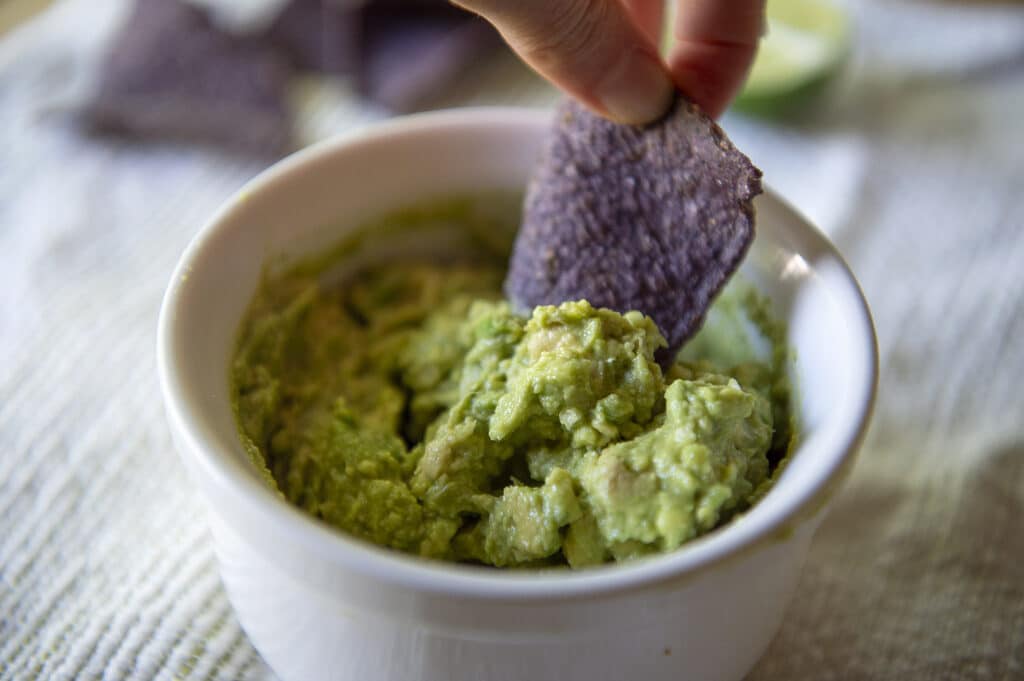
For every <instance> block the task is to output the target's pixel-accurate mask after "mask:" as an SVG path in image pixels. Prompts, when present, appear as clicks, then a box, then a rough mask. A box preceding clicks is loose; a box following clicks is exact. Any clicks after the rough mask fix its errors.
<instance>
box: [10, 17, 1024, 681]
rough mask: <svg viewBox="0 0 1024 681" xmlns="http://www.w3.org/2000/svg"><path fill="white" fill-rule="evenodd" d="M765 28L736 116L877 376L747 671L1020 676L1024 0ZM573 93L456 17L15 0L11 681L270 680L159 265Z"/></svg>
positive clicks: (788, 676)
mask: <svg viewBox="0 0 1024 681" xmlns="http://www.w3.org/2000/svg"><path fill="white" fill-rule="evenodd" d="M768 19H769V21H768V32H767V35H766V38H765V40H764V41H763V44H762V48H761V54H760V56H759V58H758V62H757V64H756V65H755V67H754V69H753V71H752V73H751V77H750V80H749V82H748V85H747V86H746V89H745V90H744V92H743V93H742V94H741V95H740V97H739V99H738V100H737V102H736V104H735V105H734V107H733V109H731V110H730V111H729V112H727V113H726V115H725V116H724V117H723V118H722V121H721V123H722V126H723V127H724V128H725V129H726V131H727V133H728V134H729V135H730V136H731V137H732V138H733V140H734V141H735V142H736V144H737V146H739V147H740V148H741V149H743V150H744V151H745V152H746V153H747V154H748V155H749V156H750V157H751V159H752V160H753V161H754V162H755V164H757V165H759V166H760V167H761V168H762V169H763V170H764V177H765V181H766V183H767V184H768V185H769V186H771V187H773V188H775V189H776V190H777V191H779V192H780V193H781V194H782V195H783V196H784V197H786V198H787V199H789V201H791V202H792V203H793V205H794V206H796V207H797V209H798V210H799V211H801V212H803V213H804V214H806V215H807V216H808V217H809V218H810V219H811V220H812V221H813V222H814V223H815V224H817V225H818V226H819V227H821V229H822V230H824V231H825V232H826V233H827V234H828V235H829V236H830V237H831V238H832V239H833V241H834V242H836V244H837V245H838V246H839V248H840V250H841V251H842V252H843V253H844V254H845V256H846V257H847V259H848V261H849V262H850V264H851V266H852V268H853V270H854V272H855V273H856V274H857V275H858V277H859V278H860V281H861V283H862V286H863V288H864V290H865V293H866V296H867V298H868V301H869V303H870V304H871V306H872V309H873V312H874V315H875V321H876V324H877V327H878V335H879V345H880V352H881V361H882V379H881V384H880V392H879V401H878V406H877V409H876V413H875V419H874V424H873V427H872V429H871V432H870V435H869V438H868V441H867V443H866V445H865V448H864V450H863V453H862V455H861V458H860V461H859V463H858V466H857V469H856V471H855V473H854V476H853V478H852V480H851V483H850V485H849V486H848V488H847V489H846V490H845V491H844V492H843V494H842V495H841V497H840V498H839V499H838V501H837V505H836V508H835V510H834V511H833V512H832V514H831V515H830V517H829V518H828V520H827V521H826V522H825V524H824V526H823V527H822V530H821V531H820V532H819V535H818V537H817V539H816V541H815V545H814V548H813V550H812V555H811V557H810V559H809V562H808V564H807V566H806V568H805V571H804V576H803V582H802V583H801V585H800V588H799V596H798V598H797V600H796V602H795V603H794V604H793V605H792V607H791V608H790V611H789V614H788V615H787V618H786V622H785V624H784V626H783V629H782V631H781V632H780V634H779V636H778V637H777V639H776V641H775V643H774V644H773V646H772V648H771V649H770V650H769V652H768V654H767V655H766V656H765V657H764V659H763V660H762V661H761V663H760V664H759V666H758V667H757V669H756V670H755V671H754V672H753V673H752V675H751V677H750V678H751V679H754V680H756V681H762V680H768V679H784V680H787V681H789V680H793V679H796V680H802V679H815V680H822V679H829V678H835V679H901V680H907V679H909V680H916V679H929V680H936V679H938V680H941V679H1022V678H1024V533H1022V532H1021V531H1020V528H1019V524H1020V519H1021V518H1022V517H1024V391H1022V389H1021V385H1024V356H1022V353H1021V352H1020V350H1019V348H1020V339H1021V338H1024V273H1022V272H1024V237H1022V230H1024V4H1021V3H1019V2H984V1H961V2H954V1H948V2H946V1H940V0H846V1H842V0H835V2H826V0H768ZM557 97H558V95H557V93H556V92H555V91H554V90H553V89H552V88H551V87H549V86H548V85H546V84H545V83H544V82H542V81H541V80H540V79H539V78H537V77H536V76H534V75H533V74H532V73H531V72H530V71H529V70H528V69H526V68H525V67H524V66H522V65H521V64H520V63H519V62H518V61H517V60H516V59H515V57H514V56H512V55H511V53H509V52H508V51H507V50H506V49H505V48H504V47H503V46H502V43H501V41H500V39H499V38H498V37H497V35H496V34H495V33H494V31H493V30H492V29H491V28H490V27H489V26H488V25H487V24H485V23H483V22H482V21H480V20H478V19H476V18H474V17H472V16H470V15H468V14H464V13H462V12H461V11H459V10H457V9H455V8H453V7H451V6H450V5H448V4H447V3H445V2H443V1H441V0H407V1H404V2H403V1H401V0H367V1H366V2H359V1H358V0H336V1H334V2H332V1H331V0H0V367H2V369H0V678H3V679H7V678H11V679H14V678H19V679H20V678H37V677H38V678H112V679H113V678H116V679H120V678H133V679H150V678H159V679H172V678H190V679H191V678H199V679H206V678H225V679H237V678H245V679H268V678H272V677H271V675H270V672H269V671H268V670H267V669H266V668H265V667H264V665H263V663H262V662H261V661H260V659H259V657H258V656H257V655H256V653H255V652H254V651H253V649H252V648H251V647H250V646H249V644H248V642H247V640H246V639H245V636H244V634H243V633H242V631H241V630H240V629H239V627H238V625H237V623H236V622H235V620H234V618H233V615H232V612H231V609H230V607H229V605H228V603H227V600H226V597H225V596H224V594H223V592H222V589H221V586H220V582H219V580H218V577H217V572H216V567H215V564H214V558H213V556H212V554H211V552H210V549H209V547H208V545H207V542H206V538H205V527H204V525H203V522H202V516H201V511H202V509H201V507H200V505H199V502H198V499H197V498H196V497H195V496H194V494H193V492H192V491H191V490H190V489H189V485H188V483H187V481H186V480H185V476H184V472H183V471H182V470H180V467H179V464H178V462H177V460H176V457H175V455H174V452H173V449H172V446H171V443H170V441H169V437H168V434H167V430H166V427H165V424H164V422H163V415H162V407H161V403H160V397H159V390H158V386H157V378H156V369H155V361H154V345H155V330H156V318H157V311H158V307H159V302H160V298H161V296H162V293H163V290H164V287H165V286H166V283H167V280H168V277H169V276H170V273H171V270H172V267H173V265H174V263H175V262H176V260H177V258H178V256H179V255H180V253H181V252H182V250H183V249H184V247H185V245H186V244H187V243H188V241H189V240H190V239H191V237H192V236H193V235H194V234H195V232H196V231H197V229H198V228H199V226H200V225H202V224H203V222H204V220H205V219H206V217H207V216H209V215H210V214H211V213H212V211H213V210H215V209H216V207H217V206H218V205H219V204H220V203H221V202H222V201H224V200H225V199H226V198H227V197H228V196H229V195H230V194H231V193H233V192H234V191H235V190H237V189H238V188H239V187H240V186H241V185H242V184H243V183H244V182H245V181H247V180H248V179H250V178H251V177H253V176H254V175H255V174H257V173H258V172H259V171H261V170H262V169H264V168H265V167H267V165H269V164H270V163H272V162H273V161H274V160H276V159H278V158H280V157H282V156H283V155H286V154H287V153H289V152H290V151H293V150H295V149H298V148H301V147H303V146H306V145H308V144H311V143H313V142H316V141H317V140H321V139H324V138H327V137H329V136H331V135H334V134H337V133H340V132H344V131H346V130H351V129H353V128H354V127H356V126H359V125H363V124H365V123H368V122H371V121H374V120H378V119H382V118H385V117H388V116H392V115H395V114H400V113H407V112H412V111H419V110H427V109H434V108H442V107H450V106H467V105H481V104H521V105H528V106H550V105H551V104H552V103H553V102H554V101H556V99H557ZM399 200H400V197H396V202H397V201H399Z"/></svg>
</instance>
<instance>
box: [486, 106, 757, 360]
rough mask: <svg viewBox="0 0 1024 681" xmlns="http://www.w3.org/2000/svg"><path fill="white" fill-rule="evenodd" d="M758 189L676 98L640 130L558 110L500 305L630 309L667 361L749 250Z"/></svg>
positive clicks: (709, 127)
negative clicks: (664, 343) (585, 304)
mask: <svg viewBox="0 0 1024 681" xmlns="http://www.w3.org/2000/svg"><path fill="white" fill-rule="evenodd" d="M760 180H761V171H760V170H758V169H757V168H755V167H754V166H753V164H751V162H750V160H749V159H748V158H747V157H746V156H744V155H743V154H742V153H740V152H739V151H738V150H737V149H736V148H735V147H734V146H733V145H732V143H731V142H730V141H729V140H728V139H727V138H726V136H725V133H724V132H722V130H721V128H719V127H718V125H717V124H715V122H714V121H713V120H711V118H709V117H708V116H707V115H705V114H704V113H703V112H702V111H701V110H700V109H699V108H698V107H697V106H696V105H695V104H693V103H691V102H690V101H688V100H686V99H685V98H683V97H682V96H680V97H679V98H678V99H677V101H676V103H675V104H674V105H673V108H672V109H671V110H670V111H669V113H668V114H667V115H666V116H665V117H664V118H662V119H661V120H660V121H657V122H655V123H652V124H650V125H647V126H627V125H619V124H616V123H612V122H610V121H608V120H606V119H604V118H602V117H600V116H597V115H596V114H593V113H591V112H590V111H588V110H587V109H585V108H584V107H583V106H582V105H580V104H578V103H576V102H574V101H567V102H565V103H564V104H562V105H561V106H560V108H559V109H558V112H557V118H556V123H555V127H554V130H553V131H552V133H551V136H550V138H549V140H548V143H547V146H546V148H545V151H544V154H543V156H542V158H541V160H540V164H539V166H538V168H537V170H536V172H535V173H534V176H533V178H532V180H531V183H530V186H529V188H528V191H527V196H526V203H525V208H524V214H523V223H522V226H521V227H520V230H519V234H518V236H517V238H516V244H515V248H514V250H513V253H512V259H511V262H510V267H509V273H508V278H507V279H506V281H505V291H506V294H507V295H508V296H509V298H510V299H511V300H513V301H514V302H515V303H516V304H517V305H518V306H521V307H523V308H532V307H534V306H536V305H556V304H559V303H562V302H564V301H567V300H579V299H586V300H588V301H590V303H591V304H593V305H594V306H599V307H607V308H611V309H613V310H616V311H618V312H627V311H629V310H640V311H641V312H643V313H645V314H647V315H648V316H650V317H651V318H652V319H654V321H655V323H657V325H658V327H659V328H660V329H661V331H662V333H663V334H664V335H665V337H666V339H667V340H668V343H669V348H668V350H667V351H666V353H664V356H662V357H661V358H660V359H662V361H665V359H666V357H667V358H669V359H670V358H671V357H674V356H675V353H676V352H677V351H678V350H679V348H680V347H681V346H682V344H683V343H684V342H685V341H686V340H687V339H688V338H690V336H692V335H693V334H694V333H695V332H696V331H697V330H698V329H699V328H700V326H701V324H702V323H703V321H704V317H705V314H706V312H707V310H708V307H709V306H710V305H711V302H712V301H713V299H714V297H715V296H716V295H717V294H718V292H719V291H720V290H721V288H722V287H723V286H724V285H725V283H726V281H727V280H728V279H729V277H730V276H731V275H732V273H733V272H734V271H735V270H736V269H737V268H738V267H739V265H740V262H741V261H742V260H743V257H744V255H745V254H746V252H747V249H748V248H749V247H750V243H751V242H752V241H753V238H754V208H753V204H752V200H753V198H754V197H755V196H757V195H758V194H760V193H761V181H760Z"/></svg>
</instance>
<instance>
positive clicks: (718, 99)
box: [668, 0, 764, 117]
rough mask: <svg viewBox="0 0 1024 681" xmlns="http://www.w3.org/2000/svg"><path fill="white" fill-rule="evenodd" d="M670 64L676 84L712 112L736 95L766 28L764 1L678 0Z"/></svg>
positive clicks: (669, 58) (725, 105) (719, 110)
mask: <svg viewBox="0 0 1024 681" xmlns="http://www.w3.org/2000/svg"><path fill="white" fill-rule="evenodd" d="M676 3H677V4H676V18H675V22H674V25H673V37H674V38H675V42H674V45H673V47H672V49H671V51H670V52H669V57H668V64H669V70H670V72H671V73H672V78H673V80H674V81H675V83H676V85H677V86H678V87H679V89H680V90H682V91H683V92H684V93H686V95H688V96H689V97H690V98H691V99H693V100H694V101H696V102H697V104H699V105H700V106H701V107H702V108H703V109H704V110H705V111H707V112H708V114H710V115H711V116H713V117H717V116H719V115H721V113H722V112H723V111H725V109H726V107H728V106H729V103H730V102H731V101H732V99H733V97H735V95H736V93H737V91H738V90H739V88H740V86H741V85H742V84H743V80H744V79H745V78H746V75H747V72H748V71H749V70H750V65H751V63H753V61H754V56H755V54H756V53H757V43H758V41H759V40H760V38H761V34H762V33H763V32H764V0H676Z"/></svg>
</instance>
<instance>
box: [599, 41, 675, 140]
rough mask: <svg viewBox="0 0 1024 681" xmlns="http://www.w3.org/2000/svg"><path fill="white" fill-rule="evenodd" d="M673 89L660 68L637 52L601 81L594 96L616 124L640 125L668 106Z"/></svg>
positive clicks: (655, 117) (647, 55)
mask: <svg viewBox="0 0 1024 681" xmlns="http://www.w3.org/2000/svg"><path fill="white" fill-rule="evenodd" d="M673 93H674V87H673V85H672V82H671V81H670V80H669V78H668V74H667V73H665V69H664V68H662V66H661V64H659V63H658V62H657V61H655V59H654V57H653V56H651V55H649V54H647V53H646V52H644V51H643V50H641V49H635V50H631V51H630V52H628V53H627V54H626V55H625V57H623V58H622V59H621V60H619V63H618V64H616V65H615V66H614V67H613V68H612V70H611V71H609V72H608V74H607V75H606V76H605V77H604V78H602V79H601V82H600V83H599V84H598V86H597V91H596V92H595V93H594V94H595V96H596V97H597V99H598V101H600V102H601V104H602V105H603V106H604V108H605V109H606V110H607V112H608V115H609V116H610V117H611V118H613V119H615V120H616V121H618V122H619V123H629V124H631V125H642V124H644V123H650V122H651V121H653V120H655V119H657V118H659V117H660V116H661V115H662V114H664V113H665V111H666V110H667V109H668V107H669V105H670V104H671V103H672V97H673Z"/></svg>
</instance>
